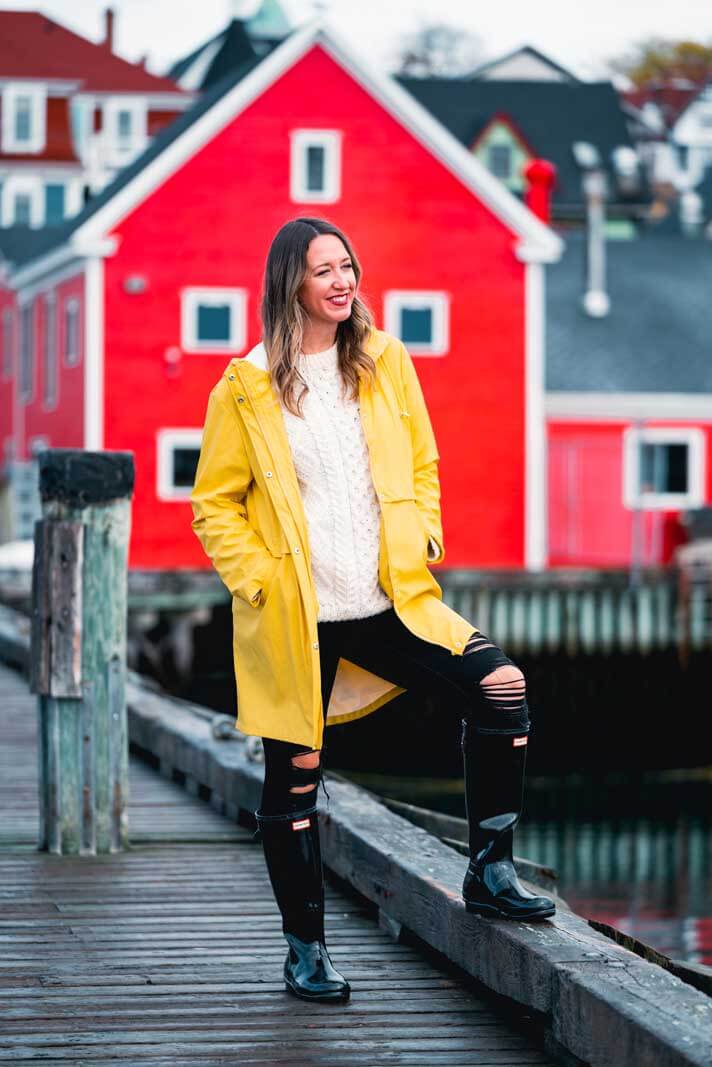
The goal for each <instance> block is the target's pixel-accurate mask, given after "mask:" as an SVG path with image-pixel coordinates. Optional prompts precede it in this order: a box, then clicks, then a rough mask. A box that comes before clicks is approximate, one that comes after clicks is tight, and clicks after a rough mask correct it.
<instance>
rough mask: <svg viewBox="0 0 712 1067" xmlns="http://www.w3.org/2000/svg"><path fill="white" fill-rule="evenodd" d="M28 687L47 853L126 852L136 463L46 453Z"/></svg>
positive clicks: (118, 455)
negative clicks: (33, 700)
mask: <svg viewBox="0 0 712 1067" xmlns="http://www.w3.org/2000/svg"><path fill="white" fill-rule="evenodd" d="M39 475H40V496H41V499H42V519H41V520H40V521H39V522H37V523H36V525H35V556H34V566H33V573H32V652H31V676H30V682H31V687H32V690H33V692H35V693H37V694H38V696H39V702H38V715H39V723H38V725H39V731H38V733H39V752H38V756H39V801H40V828H39V841H38V848H40V849H45V850H48V851H50V852H57V853H62V854H69V853H78V854H86V855H94V854H96V853H100V852H116V851H119V850H120V849H122V848H125V847H126V846H127V844H128V808H127V804H128V732H127V725H126V701H125V683H126V601H127V593H126V587H127V555H128V540H129V527H130V506H131V494H132V492H133V484H134V464H133V455H132V454H131V453H129V452H83V451H75V450H73V449H48V450H47V451H46V452H43V453H41V454H40V457H39Z"/></svg>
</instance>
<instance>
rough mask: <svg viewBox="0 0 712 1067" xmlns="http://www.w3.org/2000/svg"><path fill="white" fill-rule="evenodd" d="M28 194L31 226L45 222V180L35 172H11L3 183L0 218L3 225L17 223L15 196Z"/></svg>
mask: <svg viewBox="0 0 712 1067" xmlns="http://www.w3.org/2000/svg"><path fill="white" fill-rule="evenodd" d="M17 193H20V194H23V193H24V194H26V195H27V196H29V198H30V226H32V227H39V226H42V225H43V224H44V215H45V209H44V182H43V181H42V179H41V178H39V177H37V176H36V175H34V174H10V175H9V176H8V177H7V179H6V180H5V181H4V182H3V183H2V203H1V204H0V218H1V219H2V223H1V224H2V225H3V226H14V225H15V209H14V207H15V196H16V195H17Z"/></svg>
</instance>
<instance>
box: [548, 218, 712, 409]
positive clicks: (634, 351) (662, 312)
mask: <svg viewBox="0 0 712 1067" xmlns="http://www.w3.org/2000/svg"><path fill="white" fill-rule="evenodd" d="M585 256H586V241H585V238H584V236H583V235H582V234H578V233H577V234H571V235H570V236H569V237H568V239H567V248H566V252H565V254H564V256H563V257H562V259H561V260H560V262H558V263H556V264H555V265H554V266H552V267H550V268H549V270H548V272H547V278H546V289H547V299H546V306H547V321H546V336H547V343H546V349H547V351H546V388H547V391H548V392H551V391H554V392H577V393H584V392H593V393H671V394H672V393H712V359H710V355H709V339H710V336H712V304H711V303H710V300H709V292H708V289H709V283H708V279H709V277H710V275H711V273H712V244H710V242H709V241H705V240H695V239H686V238H684V237H681V236H679V235H678V236H675V235H667V234H666V235H662V234H660V235H658V234H652V233H651V234H645V235H644V236H642V237H640V238H638V239H637V240H632V241H609V242H608V245H607V249H606V259H607V290H608V293H609V295H610V298H611V310H610V313H609V314H608V315H607V316H606V317H605V318H602V319H594V318H591V317H590V316H589V315H587V314H586V313H585V312H584V311H582V309H581V296H582V294H583V286H584V277H585Z"/></svg>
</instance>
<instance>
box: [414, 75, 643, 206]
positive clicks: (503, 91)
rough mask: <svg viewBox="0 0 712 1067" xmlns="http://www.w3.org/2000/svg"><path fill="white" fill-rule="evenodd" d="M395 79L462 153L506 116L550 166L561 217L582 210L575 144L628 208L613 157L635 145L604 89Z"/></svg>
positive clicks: (610, 90)
mask: <svg viewBox="0 0 712 1067" xmlns="http://www.w3.org/2000/svg"><path fill="white" fill-rule="evenodd" d="M398 80H399V81H400V83H401V85H403V86H404V88H406V89H407V90H408V92H410V93H412V94H413V96H415V97H416V99H417V100H418V101H419V102H420V103H421V104H422V105H423V106H424V107H426V108H427V109H428V110H429V111H430V112H432V114H433V115H435V116H436V118H438V119H439V120H440V122H442V123H443V125H444V126H446V127H447V128H448V130H449V131H450V132H451V133H452V134H453V135H454V136H455V137H456V138H457V139H458V141H460V142H461V143H462V144H463V145H465V146H466V147H467V148H471V147H472V145H473V143H474V142H475V140H476V139H477V138H478V136H479V135H480V134H481V132H482V131H483V130H484V128H485V127H486V125H487V124H488V123H489V121H490V119H491V118H492V116H493V115H495V114H499V115H500V116H501V115H502V114H506V115H508V116H510V117H511V119H512V121H513V122H514V123H515V125H516V127H517V128H518V129H519V130H521V132H522V134H523V135H524V137H525V138H526V140H527V142H528V143H529V144H530V145H531V146H532V148H533V149H534V151H535V152H536V153H537V155H538V156H540V157H542V158H544V159H548V160H549V161H550V162H551V163H554V164H555V166H556V169H557V181H556V185H555V187H554V194H553V206H554V209H555V211H556V214H557V215H558V216H559V217H569V216H570V217H574V218H577V217H580V216H581V214H582V213H583V210H584V199H583V191H582V187H581V172H580V170H579V167H578V165H577V164H576V161H575V159H574V156H573V152H572V145H573V144H574V142H575V141H590V142H591V143H592V144H594V145H595V146H596V148H598V150H599V152H600V154H601V159H602V160H603V161H604V162H605V164H606V169H607V171H608V177H609V181H610V188H611V192H612V194H613V195H612V197H611V199H612V202H613V203H617V204H626V203H628V201H627V199H625V198H624V197H622V196H620V195H616V183H615V175H614V172H613V168H612V164H611V152H612V151H613V149H614V148H617V147H618V146H619V145H626V146H628V147H630V148H632V147H633V145H632V142H631V139H630V134H629V132H628V126H627V123H626V118H625V115H624V114H623V111H622V108H621V105H620V101H619V99H618V94H617V93H616V90H615V88H614V87H613V85H612V84H611V83H610V82H581V81H577V82H558V81H552V82H535V81H498V80H493V81H486V80H482V81H480V80H477V79H474V80H473V79H472V78H399V79H398ZM646 200H647V195H643V196H638V197H636V198H635V202H637V203H641V202H645V201H646Z"/></svg>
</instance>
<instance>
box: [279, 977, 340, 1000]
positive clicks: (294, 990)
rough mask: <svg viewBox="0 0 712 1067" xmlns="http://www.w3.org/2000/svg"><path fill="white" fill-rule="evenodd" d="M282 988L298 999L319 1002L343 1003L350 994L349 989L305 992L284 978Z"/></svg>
mask: <svg viewBox="0 0 712 1067" xmlns="http://www.w3.org/2000/svg"><path fill="white" fill-rule="evenodd" d="M284 988H285V989H286V990H287V992H288V993H291V994H292V996H294V997H299V999H300V1000H311V1001H319V1002H323V1001H326V1003H333V1004H335V1003H337V1002H342V1003H343V1001H345V1000H348V999H349V997H350V996H351V990H350V989H346V990H335V991H334V992H333V993H306V992H305V991H304V990H303V989H299V987H298V986H293V985H291V983H290V982H288V981H287V979H286V978H285V980H284Z"/></svg>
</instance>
